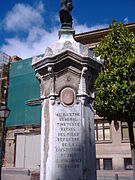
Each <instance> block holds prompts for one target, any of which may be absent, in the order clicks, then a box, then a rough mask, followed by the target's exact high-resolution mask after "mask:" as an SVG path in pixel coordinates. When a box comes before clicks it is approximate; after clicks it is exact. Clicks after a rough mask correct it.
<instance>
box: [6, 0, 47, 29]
mask: <svg viewBox="0 0 135 180" xmlns="http://www.w3.org/2000/svg"><path fill="white" fill-rule="evenodd" d="M43 8H44V7H43V4H42V3H41V2H39V5H38V6H37V8H34V7H32V6H30V5H26V4H16V5H15V6H14V7H13V9H12V10H11V11H9V12H8V14H7V16H6V17H5V19H4V23H5V29H6V30H8V31H16V32H17V31H18V30H21V31H24V30H26V31H27V30H28V29H29V28H31V27H32V26H38V27H39V26H41V25H42V24H43V22H44V21H43V17H42V15H41V12H42V11H43Z"/></svg>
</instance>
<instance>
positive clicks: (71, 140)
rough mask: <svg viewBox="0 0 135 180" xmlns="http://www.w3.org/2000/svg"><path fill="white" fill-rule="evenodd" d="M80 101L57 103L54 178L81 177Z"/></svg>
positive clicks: (61, 179) (63, 179)
mask: <svg viewBox="0 0 135 180" xmlns="http://www.w3.org/2000/svg"><path fill="white" fill-rule="evenodd" d="M81 132H82V121H81V103H77V104H74V105H73V106H67V107H65V106H63V105H61V104H58V105H57V106H56V111H55V149H54V151H55V178H56V179H60V180H69V179H82V177H83V171H82V169H83V166H82V162H83V158H82V133H81Z"/></svg>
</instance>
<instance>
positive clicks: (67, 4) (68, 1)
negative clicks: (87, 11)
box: [61, 0, 73, 11]
mask: <svg viewBox="0 0 135 180" xmlns="http://www.w3.org/2000/svg"><path fill="white" fill-rule="evenodd" d="M61 9H67V10H68V11H72V9H73V5H72V0H61Z"/></svg>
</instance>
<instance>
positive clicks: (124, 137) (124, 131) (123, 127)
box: [121, 122, 135, 140]
mask: <svg viewBox="0 0 135 180" xmlns="http://www.w3.org/2000/svg"><path fill="white" fill-rule="evenodd" d="M133 129H134V134H135V123H134V127H133ZM121 133H122V140H129V134H128V125H127V123H126V122H122V123H121Z"/></svg>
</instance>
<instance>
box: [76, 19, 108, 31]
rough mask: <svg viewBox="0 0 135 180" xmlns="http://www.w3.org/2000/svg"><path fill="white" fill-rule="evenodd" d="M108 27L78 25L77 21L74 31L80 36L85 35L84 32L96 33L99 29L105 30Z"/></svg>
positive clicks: (106, 25)
mask: <svg viewBox="0 0 135 180" xmlns="http://www.w3.org/2000/svg"><path fill="white" fill-rule="evenodd" d="M108 26H109V25H108V24H101V25H100V24H99V25H94V26H91V27H88V26H87V24H78V23H77V22H76V21H75V26H74V29H75V31H76V34H78V33H83V32H89V31H94V30H98V29H104V28H107V27H108Z"/></svg>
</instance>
